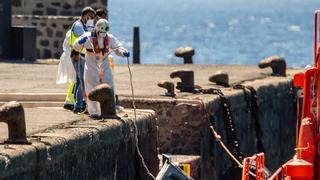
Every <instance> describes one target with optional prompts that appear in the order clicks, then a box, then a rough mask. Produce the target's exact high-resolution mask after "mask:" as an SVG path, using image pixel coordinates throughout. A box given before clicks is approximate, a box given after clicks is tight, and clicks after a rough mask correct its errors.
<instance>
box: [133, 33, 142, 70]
mask: <svg viewBox="0 0 320 180" xmlns="http://www.w3.org/2000/svg"><path fill="white" fill-rule="evenodd" d="M133 64H140V33H139V27H133Z"/></svg>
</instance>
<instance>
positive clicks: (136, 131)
mask: <svg viewBox="0 0 320 180" xmlns="http://www.w3.org/2000/svg"><path fill="white" fill-rule="evenodd" d="M127 65H128V69H129V75H130V86H131V95H132V106H133V111H134V121H132V120H131V121H132V123H133V125H134V132H135V133H134V136H135V142H136V149H137V153H138V155H139V157H140V159H141V163H142V165H143V167H144V169H145V170H146V172H147V173H148V175H149V176H150V177H151V178H152V179H156V178H155V177H154V175H153V174H151V172H150V170H149V168H148V167H147V165H146V163H145V160H144V158H143V156H142V154H141V151H140V148H139V142H138V127H137V124H136V120H137V112H136V105H135V99H134V89H133V83H132V73H131V69H130V65H129V58H128V57H127Z"/></svg>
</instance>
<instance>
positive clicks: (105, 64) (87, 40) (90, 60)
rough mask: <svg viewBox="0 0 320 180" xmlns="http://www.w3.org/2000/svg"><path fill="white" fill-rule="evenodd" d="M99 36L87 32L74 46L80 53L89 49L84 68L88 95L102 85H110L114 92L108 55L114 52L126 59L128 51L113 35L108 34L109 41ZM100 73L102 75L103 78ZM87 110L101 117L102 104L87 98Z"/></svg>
mask: <svg viewBox="0 0 320 180" xmlns="http://www.w3.org/2000/svg"><path fill="white" fill-rule="evenodd" d="M97 34H98V33H96V32H95V31H93V32H92V33H90V32H87V33H85V34H83V35H82V36H80V37H79V38H77V40H76V41H75V42H74V44H73V48H74V49H75V50H76V51H78V52H79V51H81V49H82V48H86V49H87V52H86V56H85V60H86V62H85V67H84V85H85V90H86V94H87V95H88V94H89V92H90V91H91V90H92V89H93V88H94V87H96V86H97V85H99V84H101V83H107V84H109V85H110V86H111V87H112V88H113V90H114V82H113V81H114V80H113V72H112V69H111V68H110V65H109V61H108V55H109V53H110V52H113V51H114V52H115V53H116V54H117V55H118V56H122V57H124V53H125V52H127V50H126V49H124V48H123V47H122V45H121V43H120V41H119V40H118V39H117V38H116V37H114V36H113V35H112V34H110V33H107V34H106V36H105V38H108V39H107V40H105V38H103V37H100V36H99V35H97ZM94 39H95V40H96V41H95V40H94ZM105 41H107V42H108V45H107V46H108V47H105V46H106V45H105V43H104V42H105ZM94 42H97V43H94ZM95 44H97V45H95ZM97 46H98V47H97ZM95 49H96V50H95ZM97 49H107V50H109V53H108V52H104V53H102V51H101V52H97ZM100 73H102V77H101V76H100ZM87 108H88V112H89V114H90V115H99V116H100V115H101V109H100V104H99V103H98V102H96V101H91V100H90V99H89V98H87Z"/></svg>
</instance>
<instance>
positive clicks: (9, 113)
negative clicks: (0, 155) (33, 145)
mask: <svg viewBox="0 0 320 180" xmlns="http://www.w3.org/2000/svg"><path fill="white" fill-rule="evenodd" d="M0 122H5V123H7V124H8V129H9V138H8V139H7V140H6V141H5V143H8V144H29V142H28V141H27V135H26V121H25V116H24V109H23V106H22V105H21V104H20V103H18V102H15V101H11V102H9V103H6V104H4V105H3V106H1V107H0Z"/></svg>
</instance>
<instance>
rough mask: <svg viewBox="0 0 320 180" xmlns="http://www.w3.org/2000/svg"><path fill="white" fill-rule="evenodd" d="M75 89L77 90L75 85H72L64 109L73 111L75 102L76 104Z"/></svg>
mask: <svg viewBox="0 0 320 180" xmlns="http://www.w3.org/2000/svg"><path fill="white" fill-rule="evenodd" d="M74 89H75V83H70V85H69V88H68V92H67V96H66V100H65V101H64V105H63V108H65V109H68V110H73V107H74V102H75V97H74Z"/></svg>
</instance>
